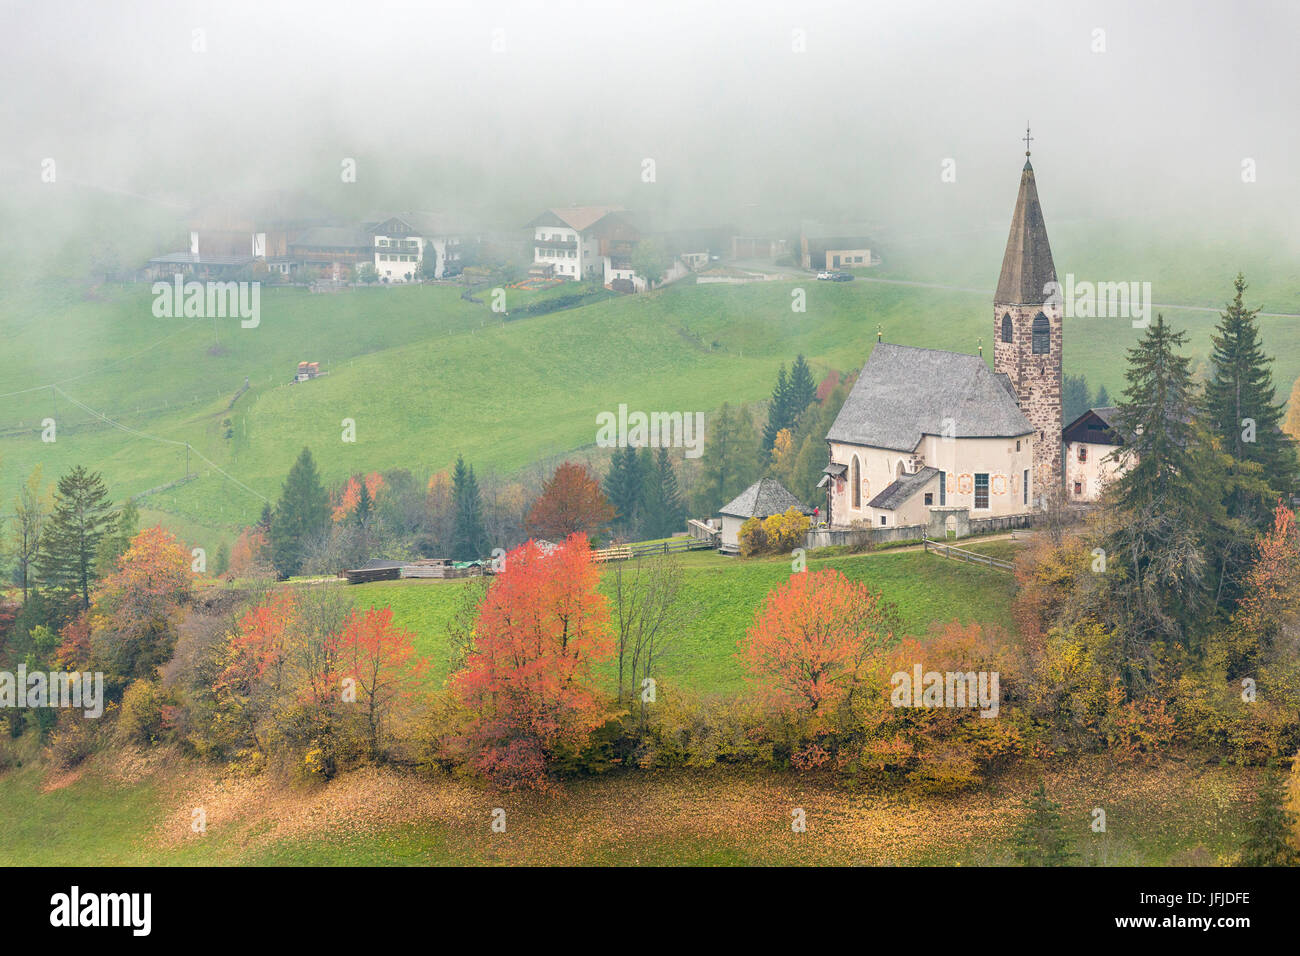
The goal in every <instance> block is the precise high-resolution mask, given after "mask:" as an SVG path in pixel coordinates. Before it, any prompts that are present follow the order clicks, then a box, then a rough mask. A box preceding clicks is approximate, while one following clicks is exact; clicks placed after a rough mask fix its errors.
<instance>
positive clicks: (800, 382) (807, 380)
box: [788, 355, 817, 426]
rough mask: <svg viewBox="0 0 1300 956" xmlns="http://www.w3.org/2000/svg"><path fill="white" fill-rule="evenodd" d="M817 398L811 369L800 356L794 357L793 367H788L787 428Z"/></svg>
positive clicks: (797, 419)
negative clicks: (788, 417) (788, 416)
mask: <svg viewBox="0 0 1300 956" xmlns="http://www.w3.org/2000/svg"><path fill="white" fill-rule="evenodd" d="M816 398H817V383H816V382H815V381H813V375H812V369H810V368H809V367H808V363H807V362H806V361H804V357H803V356H802V355H798V356H796V357H795V360H794V365H792V366H791V367H790V380H789V415H790V421H789V423H788V425H789V426H793V425H795V424H796V423H798V421H799V416H800V415H802V414H803V412H804V409H805V408H807V407H808V406H809V405H811V404H812V403H813V402H814V401H815V400H816Z"/></svg>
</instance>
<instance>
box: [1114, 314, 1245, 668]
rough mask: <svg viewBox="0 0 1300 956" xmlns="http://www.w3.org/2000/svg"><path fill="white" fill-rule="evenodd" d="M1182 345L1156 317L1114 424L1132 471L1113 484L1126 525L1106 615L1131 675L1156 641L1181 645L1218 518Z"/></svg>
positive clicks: (1201, 591)
mask: <svg viewBox="0 0 1300 956" xmlns="http://www.w3.org/2000/svg"><path fill="white" fill-rule="evenodd" d="M1186 340H1187V335H1186V333H1185V332H1174V331H1172V330H1171V329H1170V328H1169V326H1168V325H1166V324H1165V320H1164V316H1163V315H1157V316H1156V321H1155V322H1154V323H1153V324H1152V325H1151V326H1150V327H1149V328H1148V330H1147V333H1146V335H1145V336H1144V337H1143V338H1142V340H1141V341H1140V342H1139V343H1138V345H1137V346H1136V347H1134V348H1132V349H1130V350H1129V353H1128V363H1129V364H1128V369H1127V371H1126V372H1125V376H1126V379H1127V381H1128V386H1127V388H1126V389H1125V391H1124V401H1123V402H1121V403H1120V405H1119V411H1118V413H1117V415H1116V421H1117V424H1118V427H1119V430H1120V432H1121V434H1122V435H1123V436H1124V441H1125V454H1126V455H1127V456H1128V457H1127V458H1126V459H1125V464H1126V465H1127V466H1128V469H1127V471H1125V472H1124V474H1123V475H1122V476H1121V477H1120V478H1119V479H1118V480H1117V481H1116V482H1115V492H1116V500H1117V503H1118V506H1119V509H1120V511H1121V513H1122V518H1121V520H1120V521H1119V522H1117V524H1116V530H1115V531H1114V532H1112V534H1111V535H1110V537H1109V539H1108V542H1107V547H1106V551H1107V553H1108V554H1109V555H1110V556H1111V557H1112V558H1113V559H1114V560H1115V561H1116V562H1118V567H1116V568H1114V569H1113V570H1114V572H1115V573H1109V574H1107V576H1106V577H1107V583H1109V584H1110V585H1111V586H1112V587H1117V588H1119V590H1120V593H1118V594H1117V595H1116V597H1117V600H1115V601H1113V602H1112V603H1111V607H1112V610H1113V611H1115V612H1116V613H1117V614H1118V616H1119V617H1120V618H1121V619H1120V620H1117V621H1115V622H1113V623H1115V624H1116V625H1117V626H1119V627H1120V629H1121V631H1122V633H1123V634H1124V636H1125V639H1126V640H1127V641H1129V642H1131V644H1130V646H1129V647H1128V648H1127V651H1128V653H1127V654H1126V658H1127V660H1128V661H1129V663H1130V665H1138V664H1140V663H1150V654H1149V651H1150V645H1151V644H1152V642H1154V641H1156V640H1160V639H1173V640H1179V641H1183V640H1184V639H1185V634H1184V625H1185V624H1187V623H1188V622H1190V621H1193V620H1195V619H1196V617H1197V615H1198V614H1199V613H1200V612H1201V611H1202V610H1203V602H1204V599H1205V598H1206V596H1207V593H1206V589H1207V581H1208V580H1209V574H1208V573H1207V569H1206V555H1205V550H1204V540H1203V535H1204V532H1205V528H1206V527H1207V524H1208V523H1209V522H1211V521H1219V515H1218V511H1220V510H1221V508H1219V507H1218V502H1217V500H1215V496H1216V492H1215V491H1214V489H1213V487H1212V485H1211V486H1210V487H1209V489H1208V490H1207V482H1206V481H1205V479H1206V478H1208V477H1209V476H1208V475H1204V474H1202V473H1201V472H1203V470H1204V467H1205V461H1204V457H1203V456H1201V457H1198V447H1199V446H1198V441H1197V437H1196V429H1195V425H1194V423H1193V410H1194V407H1195V395H1194V391H1193V385H1192V378H1191V369H1190V363H1189V361H1188V359H1187V358H1186V357H1184V356H1182V355H1180V354H1178V349H1179V348H1180V347H1181V346H1182V345H1183V344H1184V343H1185V342H1186ZM1219 523H1221V522H1219Z"/></svg>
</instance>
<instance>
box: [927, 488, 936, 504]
mask: <svg viewBox="0 0 1300 956" xmlns="http://www.w3.org/2000/svg"><path fill="white" fill-rule="evenodd" d="M925 503H926V504H927V505H932V504H934V492H933V491H927V492H926V493H925Z"/></svg>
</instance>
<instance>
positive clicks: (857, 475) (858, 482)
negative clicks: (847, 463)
mask: <svg viewBox="0 0 1300 956" xmlns="http://www.w3.org/2000/svg"><path fill="white" fill-rule="evenodd" d="M853 507H855V508H861V507H862V475H861V472H860V471H859V470H858V456H857V455H854V456H853Z"/></svg>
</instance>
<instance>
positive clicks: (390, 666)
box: [339, 607, 424, 757]
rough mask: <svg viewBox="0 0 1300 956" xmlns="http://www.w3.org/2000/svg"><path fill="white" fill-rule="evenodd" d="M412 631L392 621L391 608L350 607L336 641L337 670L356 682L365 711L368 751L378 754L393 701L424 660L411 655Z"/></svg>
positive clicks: (414, 678) (405, 693)
mask: <svg viewBox="0 0 1300 956" xmlns="http://www.w3.org/2000/svg"><path fill="white" fill-rule="evenodd" d="M414 637H415V635H414V634H413V633H411V632H410V631H407V630H403V629H402V628H400V627H397V626H395V625H394V624H393V611H392V609H391V608H387V607H385V608H380V609H378V610H376V609H375V608H374V607H371V608H370V610H368V611H367V612H366V613H365V614H358V613H357V612H355V611H353V612H352V614H351V615H349V617H348V623H347V625H346V626H345V627H344V628H343V634H342V636H341V638H340V643H339V662H340V667H341V673H342V674H343V676H344V677H350V678H352V679H353V680H354V681H355V682H356V690H357V701H356V702H357V703H358V704H360V705H361V707H362V709H363V710H364V712H365V715H366V728H367V731H368V735H369V741H370V755H371V756H372V757H378V756H379V753H380V747H379V741H380V737H381V736H382V734H383V730H384V726H385V724H386V722H387V721H388V719H389V717H390V715H391V713H392V711H393V707H394V705H395V704H396V703H397V702H398V701H399V700H400V699H401V698H403V697H406V696H408V695H409V694H410V693H411V691H412V689H413V688H414V686H415V684H416V682H417V681H418V679H419V675H420V672H421V670H422V669H423V664H424V662H423V661H422V660H418V659H413V655H414V653H415V648H414V646H413V644H412V640H413V639H414Z"/></svg>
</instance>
